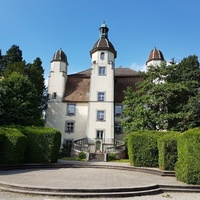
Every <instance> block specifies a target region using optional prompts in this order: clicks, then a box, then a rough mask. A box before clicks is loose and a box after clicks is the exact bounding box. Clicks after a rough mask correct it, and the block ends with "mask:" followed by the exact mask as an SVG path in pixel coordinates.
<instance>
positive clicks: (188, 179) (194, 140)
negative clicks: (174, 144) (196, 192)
mask: <svg viewBox="0 0 200 200" xmlns="http://www.w3.org/2000/svg"><path fill="white" fill-rule="evenodd" d="M175 172H176V177H177V179H178V180H180V181H182V182H185V183H187V184H200V128H194V129H190V130H188V131H186V132H184V133H183V134H181V135H180V137H178V161H177V163H176V165H175Z"/></svg>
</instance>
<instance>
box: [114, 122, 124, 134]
mask: <svg viewBox="0 0 200 200" xmlns="http://www.w3.org/2000/svg"><path fill="white" fill-rule="evenodd" d="M115 133H116V134H122V127H121V125H120V123H119V122H115Z"/></svg>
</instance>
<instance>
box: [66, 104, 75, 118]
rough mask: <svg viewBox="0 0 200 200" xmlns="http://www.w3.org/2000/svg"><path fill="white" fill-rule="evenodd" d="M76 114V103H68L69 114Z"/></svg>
mask: <svg viewBox="0 0 200 200" xmlns="http://www.w3.org/2000/svg"><path fill="white" fill-rule="evenodd" d="M75 114H76V104H73V103H69V104H67V115H75Z"/></svg>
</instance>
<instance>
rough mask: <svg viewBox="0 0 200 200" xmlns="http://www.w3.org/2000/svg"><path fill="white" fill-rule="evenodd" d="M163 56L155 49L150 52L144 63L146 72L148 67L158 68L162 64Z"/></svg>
mask: <svg viewBox="0 0 200 200" xmlns="http://www.w3.org/2000/svg"><path fill="white" fill-rule="evenodd" d="M164 61H165V59H164V56H163V54H162V52H161V51H160V50H158V49H156V47H155V48H154V49H153V50H151V52H150V54H149V57H148V60H147V62H146V66H147V70H148V68H149V67H150V66H152V65H153V66H156V65H157V66H160V65H161V64H162V62H164Z"/></svg>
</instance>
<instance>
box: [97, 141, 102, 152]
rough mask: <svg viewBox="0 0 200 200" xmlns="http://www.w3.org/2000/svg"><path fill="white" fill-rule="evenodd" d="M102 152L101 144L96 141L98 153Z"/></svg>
mask: <svg viewBox="0 0 200 200" xmlns="http://www.w3.org/2000/svg"><path fill="white" fill-rule="evenodd" d="M100 150H101V142H100V141H96V152H100Z"/></svg>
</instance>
